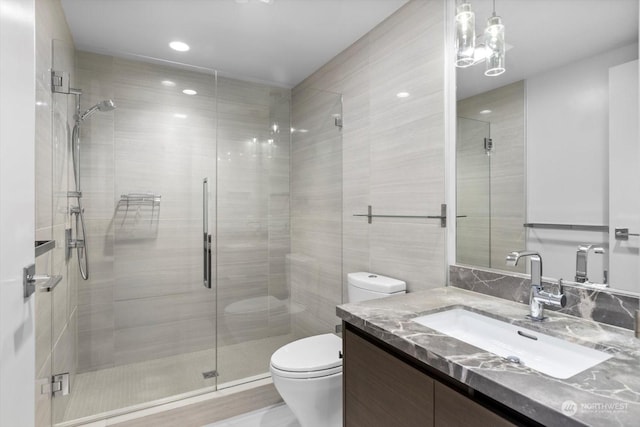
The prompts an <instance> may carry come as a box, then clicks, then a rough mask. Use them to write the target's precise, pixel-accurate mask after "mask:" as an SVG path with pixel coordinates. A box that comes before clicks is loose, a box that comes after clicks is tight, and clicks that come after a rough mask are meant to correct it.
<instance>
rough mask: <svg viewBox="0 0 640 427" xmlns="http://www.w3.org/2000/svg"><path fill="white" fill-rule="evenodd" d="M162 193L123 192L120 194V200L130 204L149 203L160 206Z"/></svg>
mask: <svg viewBox="0 0 640 427" xmlns="http://www.w3.org/2000/svg"><path fill="white" fill-rule="evenodd" d="M161 198H162V196H161V195H160V194H154V193H129V194H122V195H121V196H120V202H122V203H124V204H126V205H127V206H129V205H138V206H139V205H148V206H153V207H155V206H160V199H161Z"/></svg>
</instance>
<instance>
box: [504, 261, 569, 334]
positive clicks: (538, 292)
mask: <svg viewBox="0 0 640 427" xmlns="http://www.w3.org/2000/svg"><path fill="white" fill-rule="evenodd" d="M522 257H530V258H531V292H530V294H529V315H528V316H527V317H528V318H530V319H531V320H535V321H538V322H541V321H543V320H544V319H545V317H544V306H545V305H549V306H554V307H564V306H565V305H567V297H566V296H565V295H564V294H563V293H562V286H560V290H559V293H557V294H552V293H551V292H547V291H545V290H544V289H543V288H542V256H541V255H540V254H539V253H538V252H534V251H527V250H523V251H514V252H511V253H510V254H509V255H507V265H508V266H510V267H514V266H516V265H517V264H518V260H519V259H520V258H522Z"/></svg>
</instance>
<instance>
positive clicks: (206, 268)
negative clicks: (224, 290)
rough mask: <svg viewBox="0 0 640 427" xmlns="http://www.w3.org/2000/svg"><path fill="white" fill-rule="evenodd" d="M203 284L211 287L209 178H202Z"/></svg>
mask: <svg viewBox="0 0 640 427" xmlns="http://www.w3.org/2000/svg"><path fill="white" fill-rule="evenodd" d="M202 245H203V255H204V256H203V263H202V265H203V267H202V270H203V284H204V287H205V288H208V289H211V234H209V179H208V178H204V179H203V180H202Z"/></svg>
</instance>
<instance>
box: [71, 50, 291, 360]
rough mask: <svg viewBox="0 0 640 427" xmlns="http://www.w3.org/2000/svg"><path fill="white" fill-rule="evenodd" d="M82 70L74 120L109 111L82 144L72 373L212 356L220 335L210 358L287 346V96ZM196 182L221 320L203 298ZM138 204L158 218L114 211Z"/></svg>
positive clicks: (165, 75)
mask: <svg viewBox="0 0 640 427" xmlns="http://www.w3.org/2000/svg"><path fill="white" fill-rule="evenodd" d="M77 69H78V79H79V85H81V86H82V87H83V88H84V89H85V95H86V96H84V97H83V108H88V107H89V106H91V105H93V104H94V103H96V102H99V101H100V100H103V99H108V98H110V99H113V100H114V102H115V103H116V105H117V109H116V110H115V111H114V112H113V113H102V114H96V115H94V116H92V118H91V119H90V121H88V122H87V124H86V126H85V128H84V130H83V134H84V135H85V137H84V143H85V147H86V149H85V150H84V152H83V160H82V165H83V174H82V179H83V191H84V193H85V194H86V196H85V198H86V203H85V205H86V206H85V209H86V217H87V220H88V225H89V230H90V232H89V238H90V242H91V243H90V249H91V255H90V256H91V265H92V269H93V275H92V277H91V279H90V281H89V282H88V283H87V284H86V286H83V287H81V289H80V305H79V312H80V326H79V369H80V370H82V371H87V370H94V369H99V368H104V367H111V366H120V365H123V364H128V363H133V362H139V361H144V360H149V359H155V358H159V357H167V356H173V355H176V354H186V353H190V352H194V351H199V350H203V349H207V348H214V347H215V345H216V322H219V324H218V327H219V331H220V335H219V336H218V337H217V339H218V345H226V344H235V343H238V342H244V341H246V340H251V339H259V338H265V337H268V336H273V335H278V334H283V333H287V332H288V329H289V317H288V311H287V307H288V306H287V298H288V294H289V291H288V288H287V286H286V275H285V256H286V254H287V253H288V252H289V215H288V213H289V129H290V123H289V120H290V119H289V97H290V95H289V93H290V91H289V90H287V89H280V88H274V87H270V86H266V85H262V84H254V83H248V82H242V81H239V80H234V79H230V78H224V77H218V78H216V76H215V75H214V74H205V73H200V72H193V71H187V70H179V69H176V68H167V67H164V66H160V65H157V64H148V63H143V62H139V61H132V60H125V59H121V58H115V57H110V56H104V55H98V54H93V53H87V52H78V53H77ZM163 81H165V82H166V81H170V82H173V83H174V84H175V86H171V85H170V86H166V83H165V84H163V83H162V82H163ZM183 89H194V90H196V91H197V95H196V96H187V95H185V94H183V93H182V90H183ZM274 124H275V125H276V128H275V129H274ZM216 141H217V144H216ZM216 168H217V170H216ZM216 175H217V182H216ZM205 177H208V178H209V183H210V184H209V200H210V217H209V220H210V224H211V225H210V232H211V233H212V234H213V235H214V242H213V243H214V246H215V250H214V254H215V255H214V257H213V261H214V263H215V262H216V261H217V272H218V278H217V279H218V281H217V283H218V286H217V297H218V301H217V307H216V289H215V287H214V289H211V290H209V289H205V288H204V287H203V286H202V280H203V278H202V276H203V271H202V269H203V267H202V250H203V249H202V211H203V198H202V191H203V190H202V188H203V186H202V181H203V178H205ZM136 193H153V194H157V195H159V196H161V199H160V203H159V206H155V207H154V206H151V205H148V204H146V205H145V204H143V205H140V204H135V203H134V204H131V203H129V204H127V202H126V201H125V200H124V199H123V198H122V195H126V194H136ZM216 195H218V196H219V197H218V198H217V200H216ZM216 201H217V204H216ZM216 226H217V229H216V228H215V227H216ZM216 239H217V240H216ZM212 271H213V272H216V266H215V265H214V266H213V268H212ZM216 310H217V313H218V316H216ZM215 366H216V361H215V360H212V361H211V369H215Z"/></svg>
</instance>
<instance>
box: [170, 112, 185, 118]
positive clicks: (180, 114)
mask: <svg viewBox="0 0 640 427" xmlns="http://www.w3.org/2000/svg"><path fill="white" fill-rule="evenodd" d="M173 117H175V118H178V119H186V118H187V115H186V114H182V113H175V114H174V115H173Z"/></svg>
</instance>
